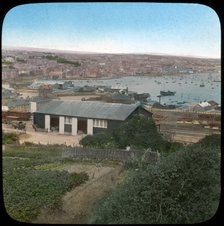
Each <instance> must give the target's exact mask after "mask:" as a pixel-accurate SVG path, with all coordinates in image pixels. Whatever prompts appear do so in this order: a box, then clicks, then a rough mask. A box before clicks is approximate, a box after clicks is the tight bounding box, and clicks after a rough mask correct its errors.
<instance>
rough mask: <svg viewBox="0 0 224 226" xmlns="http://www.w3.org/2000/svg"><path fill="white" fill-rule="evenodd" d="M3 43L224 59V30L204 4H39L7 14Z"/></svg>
mask: <svg viewBox="0 0 224 226" xmlns="http://www.w3.org/2000/svg"><path fill="white" fill-rule="evenodd" d="M2 46H3V48H4V47H34V48H47V49H59V50H72V51H88V52H99V53H143V54H147V53H149V54H150V53H155V54H168V55H183V56H196V57H208V58H220V57H221V31H220V22H219V18H218V16H217V14H216V12H215V11H214V10H213V9H211V8H209V7H207V6H205V5H201V4H183V3H179V4H177V3H176V4H174V3H38V4H26V5H20V6H17V7H15V8H12V9H11V10H10V11H9V12H8V13H7V14H6V17H5V18H4V22H3V29H2Z"/></svg>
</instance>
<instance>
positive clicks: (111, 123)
mask: <svg viewBox="0 0 224 226" xmlns="http://www.w3.org/2000/svg"><path fill="white" fill-rule="evenodd" d="M122 123H124V122H123V121H116V120H107V128H99V127H93V134H95V133H105V132H112V131H113V130H114V129H116V128H118V127H120V125H121V124H122Z"/></svg>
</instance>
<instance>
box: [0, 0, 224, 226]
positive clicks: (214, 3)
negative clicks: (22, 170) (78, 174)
mask: <svg viewBox="0 0 224 226" xmlns="http://www.w3.org/2000/svg"><path fill="white" fill-rule="evenodd" d="M76 2H81V3H84V2H86V3H87V2H93V3H94V2H101V1H60V0H47V1H44V0H37V1H34V0H1V7H0V32H1V42H0V47H1V49H2V26H3V23H4V18H5V16H6V14H7V12H9V11H10V10H11V9H12V8H14V7H16V6H19V5H23V4H37V3H76ZM102 2H107V1H102ZM108 2H114V1H108ZM119 2H123V3H125V2H132V1H119ZM135 3H185V4H190V3H193V4H202V5H206V6H208V7H210V8H212V9H213V10H214V11H215V12H216V14H217V15H218V17H219V20H220V28H221V76H222V75H223V59H224V57H223V30H224V11H223V4H222V1H221V0H204V1H202V0H198V1H196V0H189V1H186V0H185V1H180V0H179V1H178V0H171V1H166V0H160V1H137V2H135ZM1 58H2V52H1ZM0 69H1V71H2V65H1V66H0ZM221 85H222V86H221V87H222V88H223V81H222V84H221ZM222 88H221V97H222ZM223 102H224V101H223V99H221V106H222V109H223ZM221 122H223V115H222V119H221ZM222 129H223V128H222V127H221V137H222V138H223V135H222ZM222 141H223V139H222ZM221 147H222V146H221ZM1 157H2V152H1ZM221 163H223V157H222V156H221ZM1 166H2V164H1ZM221 168H222V167H221ZM1 178H2V167H1ZM221 179H223V175H222V174H221ZM221 181H223V180H221ZM0 192H1V200H0V203H1V205H0V213H1V215H0V219H1V223H6V224H10V225H12V224H16V225H21V224H29V223H23V222H19V221H15V220H13V219H12V218H10V217H9V215H8V214H7V212H6V210H5V207H4V202H3V184H2V180H1V181H0ZM223 208H224V205H223V194H222V192H221V197H220V205H219V208H218V209H217V212H216V214H215V215H214V216H213V218H211V219H210V220H208V221H206V222H202V223H200V225H201V224H202V225H203V224H206V225H207V224H213V225H216V224H217V223H219V222H222V221H223V216H224V214H223V210H222V209H223Z"/></svg>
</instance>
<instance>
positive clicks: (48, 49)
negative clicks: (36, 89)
mask: <svg viewBox="0 0 224 226" xmlns="http://www.w3.org/2000/svg"><path fill="white" fill-rule="evenodd" d="M3 49H21V50H25V49H27V50H30V51H31V50H33V51H35V50H39V51H40V52H41V51H45V50H47V51H56V52H67V53H77V54H111V55H119V54H120V55H158V56H171V57H186V58H201V59H217V60H221V57H208V56H195V55H178V54H171V53H160V52H157V53H155V52H145V53H144V52H140V53H138V52H135V53H132V52H130V53H124V52H111V53H108V52H93V51H86V50H71V49H70V50H68V49H52V48H45V47H31V46H2V50H3Z"/></svg>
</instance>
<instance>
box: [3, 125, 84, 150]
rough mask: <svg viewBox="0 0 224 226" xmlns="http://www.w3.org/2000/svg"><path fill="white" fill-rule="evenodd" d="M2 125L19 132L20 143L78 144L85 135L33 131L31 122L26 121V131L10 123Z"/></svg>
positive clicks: (8, 129)
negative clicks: (12, 126)
mask: <svg viewBox="0 0 224 226" xmlns="http://www.w3.org/2000/svg"><path fill="white" fill-rule="evenodd" d="M2 125H3V126H2V128H3V130H4V131H6V132H14V133H18V134H20V135H19V143H20V144H22V143H24V142H31V143H34V144H65V145H70V146H80V145H79V141H80V140H81V139H82V138H83V137H84V136H85V135H84V134H80V135H75V136H71V135H66V134H58V133H46V132H35V130H34V129H33V128H32V123H31V122H26V125H27V126H26V132H25V131H23V130H18V129H13V128H11V127H10V125H6V124H2Z"/></svg>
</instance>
